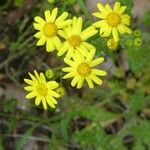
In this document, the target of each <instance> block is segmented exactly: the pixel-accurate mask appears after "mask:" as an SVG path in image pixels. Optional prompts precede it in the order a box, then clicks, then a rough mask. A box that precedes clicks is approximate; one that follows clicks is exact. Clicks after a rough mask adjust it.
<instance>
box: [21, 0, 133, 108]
mask: <svg viewBox="0 0 150 150" xmlns="http://www.w3.org/2000/svg"><path fill="white" fill-rule="evenodd" d="M97 8H98V9H99V12H95V13H93V16H95V17H97V18H99V19H100V21H97V22H95V23H93V24H92V25H91V26H89V27H87V28H86V29H84V30H83V29H82V26H83V19H82V18H81V17H78V18H77V17H73V19H67V17H68V13H67V12H64V13H62V14H61V15H60V16H58V8H55V9H53V10H52V11H51V12H50V11H49V10H46V11H45V19H43V18H41V17H39V16H36V17H35V18H34V21H35V22H34V24H33V25H34V28H35V29H36V30H37V33H36V34H35V35H34V37H35V38H37V39H38V42H37V46H43V45H46V51H47V52H52V51H54V50H57V56H58V57H60V56H64V62H65V63H66V64H67V66H66V67H63V68H62V71H63V72H64V73H65V75H64V76H63V77H62V78H63V79H68V78H72V81H71V85H72V86H73V87H74V86H76V87H77V89H80V88H82V86H83V84H84V82H85V81H86V82H87V84H88V86H89V88H93V87H94V84H93V83H96V84H98V85H101V84H102V80H101V79H100V76H106V75H107V72H106V71H104V70H100V69H96V68H95V66H97V65H99V64H101V63H102V62H103V61H104V58H103V57H99V58H94V57H95V53H96V48H95V47H94V46H93V45H92V44H91V43H89V42H87V39H89V38H90V37H92V36H94V35H95V34H97V33H98V30H97V28H99V34H100V36H101V37H104V38H105V37H109V39H108V41H107V46H108V48H109V49H116V48H117V46H118V41H119V35H120V34H125V33H129V34H130V33H131V29H130V28H129V27H128V26H129V25H130V16H129V15H127V14H124V12H125V10H126V8H127V7H126V6H121V4H120V2H115V4H114V8H113V9H112V8H111V7H110V5H108V4H106V5H105V6H103V5H102V4H101V3H98V4H97ZM46 74H49V77H50V76H51V75H53V73H52V72H51V70H49V71H47V72H46ZM29 76H30V78H31V79H24V81H25V83H27V84H28V85H27V86H25V88H24V89H25V90H26V91H28V92H29V93H28V94H27V96H26V98H27V99H32V98H35V105H39V104H40V103H41V102H42V104H43V107H44V109H45V110H46V109H47V104H48V105H49V106H50V107H52V108H55V105H56V104H57V101H56V98H59V97H61V96H62V95H64V93H65V89H64V88H63V87H62V86H60V85H59V83H57V82H56V81H51V80H50V81H46V77H45V75H44V74H43V73H38V72H37V71H34V75H33V74H31V73H29Z"/></svg>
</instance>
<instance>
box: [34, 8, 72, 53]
mask: <svg viewBox="0 0 150 150" xmlns="http://www.w3.org/2000/svg"><path fill="white" fill-rule="evenodd" d="M57 14H58V8H55V9H53V10H52V12H50V11H49V10H46V11H45V20H44V19H42V18H41V17H39V16H37V17H35V18H34V20H35V23H34V24H33V25H34V28H35V29H36V30H38V32H37V33H36V34H35V35H34V36H35V37H36V38H38V39H39V41H38V43H37V46H42V45H44V44H45V43H46V51H47V52H51V51H54V50H55V49H58V48H59V47H60V46H61V41H60V39H59V37H58V35H59V33H60V30H61V29H62V28H64V27H66V26H67V25H69V24H71V20H69V19H68V20H65V19H66V18H67V17H68V13H67V12H64V13H63V14H62V15H61V16H59V17H58V18H56V17H57Z"/></svg>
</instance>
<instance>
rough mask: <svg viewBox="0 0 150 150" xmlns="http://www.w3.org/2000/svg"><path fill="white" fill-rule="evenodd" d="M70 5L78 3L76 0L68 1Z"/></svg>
mask: <svg viewBox="0 0 150 150" xmlns="http://www.w3.org/2000/svg"><path fill="white" fill-rule="evenodd" d="M67 2H68V4H70V5H72V4H74V3H75V2H76V0H67Z"/></svg>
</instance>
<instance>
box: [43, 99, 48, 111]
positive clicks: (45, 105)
mask: <svg viewBox="0 0 150 150" xmlns="http://www.w3.org/2000/svg"><path fill="white" fill-rule="evenodd" d="M42 104H43V107H44V109H45V110H47V104H46V99H45V98H42Z"/></svg>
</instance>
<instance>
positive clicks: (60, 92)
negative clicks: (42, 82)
mask: <svg viewBox="0 0 150 150" xmlns="http://www.w3.org/2000/svg"><path fill="white" fill-rule="evenodd" d="M56 92H57V93H58V94H59V95H60V97H63V96H64V95H65V94H66V90H65V88H64V87H63V86H62V85H59V87H58V88H57V89H56Z"/></svg>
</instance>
